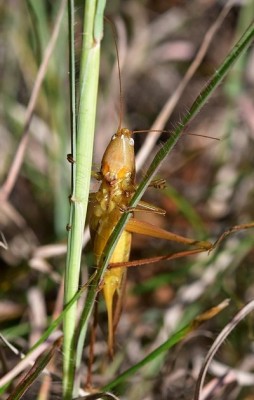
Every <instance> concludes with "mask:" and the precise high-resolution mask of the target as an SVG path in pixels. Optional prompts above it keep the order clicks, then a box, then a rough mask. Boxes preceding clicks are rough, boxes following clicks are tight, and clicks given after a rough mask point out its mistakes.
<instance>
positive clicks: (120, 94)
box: [105, 17, 123, 130]
mask: <svg viewBox="0 0 254 400" xmlns="http://www.w3.org/2000/svg"><path fill="white" fill-rule="evenodd" d="M105 19H106V21H108V22H109V23H110V26H111V28H112V32H113V38H114V43H115V48H116V59H117V68H118V79H119V101H120V110H119V124H118V130H119V129H121V127H122V119H123V89H122V80H121V72H120V61H119V51H118V47H117V40H116V38H117V31H116V27H115V25H114V23H113V22H112V21H111V20H110V19H109V18H107V17H105Z"/></svg>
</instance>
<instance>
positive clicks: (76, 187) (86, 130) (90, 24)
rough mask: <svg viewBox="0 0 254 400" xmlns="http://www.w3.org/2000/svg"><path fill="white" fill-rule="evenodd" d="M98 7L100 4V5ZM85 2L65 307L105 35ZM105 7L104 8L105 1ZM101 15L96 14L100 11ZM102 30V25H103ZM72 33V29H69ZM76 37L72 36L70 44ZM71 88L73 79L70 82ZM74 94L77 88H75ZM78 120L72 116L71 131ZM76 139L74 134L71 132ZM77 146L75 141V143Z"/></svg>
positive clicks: (66, 381) (75, 272)
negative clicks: (98, 29)
mask: <svg viewBox="0 0 254 400" xmlns="http://www.w3.org/2000/svg"><path fill="white" fill-rule="evenodd" d="M97 3H98V4H97ZM97 3H96V2H94V1H86V2H85V8H84V33H83V43H82V55H81V67H80V82H79V104H78V110H77V113H78V117H77V134H76V151H75V148H74V149H73V150H74V153H73V158H74V160H75V163H74V165H73V191H72V196H71V209H70V221H69V224H70V227H71V228H70V230H69V233H68V250H67V262H66V273H65V304H66V303H68V302H69V301H70V299H71V298H72V297H73V296H74V295H75V293H76V292H77V290H78V283H79V276H80V263H81V252H82V238H83V230H84V225H85V219H86V210H87V206H88V197H89V188H90V177H91V167H92V155H93V138H94V129H95V115H96V103H97V91H98V79H99V63H100V38H101V37H102V32H101V33H100V36H99V33H98V31H96V38H95V36H94V32H95V28H96V29H97V27H98V19H99V20H101V19H102V18H103V13H102V11H101V1H98V2H97ZM102 3H104V4H105V2H104V1H103V2H102ZM98 7H99V8H100V13H99V14H98V13H97V8H98ZM73 13H74V9H73V4H72V2H71V0H70V1H69V21H70V23H71V24H72V23H73V19H74V15H73ZM100 26H101V29H102V26H103V21H100ZM70 31H71V29H70ZM71 40H73V35H72V34H71V35H70V41H71ZM72 46H73V45H70V57H71V61H70V64H71V65H72V67H71V73H72V74H73V73H74V66H73V49H72ZM71 82H72V85H74V79H73V77H72V78H71ZM72 90H74V87H73V86H72ZM71 98H72V105H71V107H72V110H71V111H72V112H74V113H75V111H76V110H75V104H73V101H74V96H73V92H72V95H71ZM74 119H75V117H74V116H73V115H72V129H73V130H75V128H74V127H73V121H74ZM72 134H73V135H75V131H74V132H72ZM74 143H75V139H74ZM76 310H77V307H76V304H74V305H73V306H72V307H71V308H70V310H69V311H68V312H67V313H66V315H65V318H64V353H63V356H64V375H63V392H64V399H65V400H69V399H71V398H72V390H73V382H74V374H75V354H76V351H75V340H74V336H75V335H74V333H75V325H76V320H77V314H76Z"/></svg>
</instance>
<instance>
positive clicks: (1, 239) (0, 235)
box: [0, 231, 8, 250]
mask: <svg viewBox="0 0 254 400" xmlns="http://www.w3.org/2000/svg"><path fill="white" fill-rule="evenodd" d="M0 247H3V248H4V249H5V250H8V243H7V241H6V239H5V236H4V234H3V232H1V231H0Z"/></svg>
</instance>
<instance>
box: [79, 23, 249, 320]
mask: <svg viewBox="0 0 254 400" xmlns="http://www.w3.org/2000/svg"><path fill="white" fill-rule="evenodd" d="M253 38H254V23H252V24H251V25H250V26H249V27H248V29H247V30H246V31H245V33H244V34H243V36H242V37H241V39H240V40H239V41H238V43H237V44H236V45H235V46H234V47H233V49H232V50H231V52H230V53H229V55H228V56H227V57H226V59H225V61H224V62H223V63H222V65H221V66H220V68H219V69H218V70H217V71H216V72H215V74H214V75H213V76H212V78H211V80H210V81H209V82H208V84H207V85H206V86H205V88H204V89H203V90H202V92H201V93H200V95H199V96H198V97H197V99H196V100H195V102H194V103H193V105H192V107H191V108H190V110H189V111H188V112H187V113H186V115H185V116H184V118H183V119H182V121H180V122H179V124H178V126H177V128H176V129H175V131H174V132H173V133H172V135H171V136H170V138H169V139H168V140H167V142H166V143H165V144H164V146H163V147H162V148H161V149H160V150H159V151H158V153H157V154H156V155H155V157H154V160H153V161H152V163H151V165H150V167H149V169H148V171H147V173H146V175H145V177H144V179H143V180H142V182H141V183H140V185H139V187H138V189H137V191H136V193H135V195H134V196H133V198H132V200H131V202H130V207H135V206H136V205H137V203H138V202H139V200H140V199H141V198H142V196H143V194H144V192H145V190H146V189H147V187H148V185H149V183H150V182H151V180H152V179H153V177H154V175H155V173H156V171H157V170H158V168H159V167H160V164H161V163H162V162H163V160H164V159H165V158H166V157H167V156H168V154H169V153H170V151H171V150H172V149H173V147H174V146H175V144H176V143H177V141H178V140H179V138H180V137H181V134H182V133H183V131H184V128H185V127H186V126H187V124H188V123H189V122H190V121H191V120H192V119H193V118H194V117H195V116H196V115H197V113H198V112H199V111H200V109H201V108H202V107H203V106H204V104H205V103H206V101H207V100H208V98H209V97H210V96H211V95H212V94H213V92H214V91H215V89H216V87H217V86H218V85H219V84H220V83H221V81H222V80H223V78H224V77H225V76H226V74H227V73H228V71H229V70H230V68H231V67H232V66H233V65H234V63H235V62H236V60H237V59H238V58H239V57H240V56H241V55H242V54H243V53H244V52H245V51H246V50H247V49H248V47H249V46H250V44H251V43H252V40H253ZM130 217H131V215H130V214H128V213H126V214H124V215H123V216H122V217H121V219H120V221H119V223H118V224H117V226H116V228H115V229H114V231H113V233H112V234H111V236H110V238H109V240H108V243H107V245H106V248H105V250H104V257H102V262H101V265H100V266H99V268H98V273H97V275H96V276H95V279H94V282H93V284H92V285H91V286H90V287H89V290H88V295H87V302H86V307H85V309H84V312H83V314H82V321H83V324H84V325H87V323H88V319H89V317H90V315H91V308H92V306H93V304H94V301H95V298H96V294H97V290H98V289H97V288H98V287H99V283H100V282H101V280H102V278H103V275H104V273H105V271H106V269H107V265H108V263H109V260H110V258H111V256H112V253H113V251H114V249H115V246H116V243H117V241H118V239H119V237H120V235H121V233H122V231H123V230H124V226H125V225H126V223H127V221H128V219H129V218H130Z"/></svg>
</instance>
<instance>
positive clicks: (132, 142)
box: [129, 138, 134, 146]
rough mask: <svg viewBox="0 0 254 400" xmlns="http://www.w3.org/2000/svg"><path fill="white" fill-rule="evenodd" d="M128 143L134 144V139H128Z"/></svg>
mask: <svg viewBox="0 0 254 400" xmlns="http://www.w3.org/2000/svg"><path fill="white" fill-rule="evenodd" d="M129 144H130V146H134V139H133V138H130V139H129Z"/></svg>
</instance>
